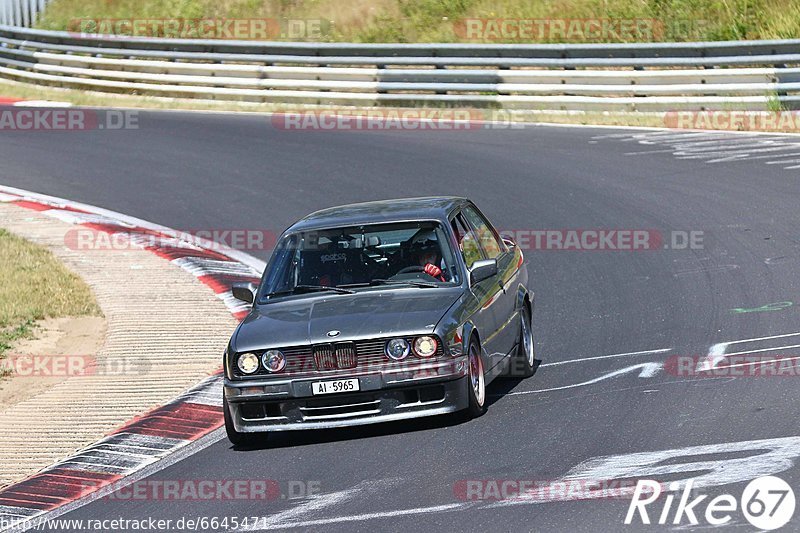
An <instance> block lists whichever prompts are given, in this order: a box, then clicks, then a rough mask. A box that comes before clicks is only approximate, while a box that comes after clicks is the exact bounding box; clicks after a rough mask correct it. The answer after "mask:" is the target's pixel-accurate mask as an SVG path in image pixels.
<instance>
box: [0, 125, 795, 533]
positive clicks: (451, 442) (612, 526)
mask: <svg viewBox="0 0 800 533" xmlns="http://www.w3.org/2000/svg"><path fill="white" fill-rule="evenodd" d="M775 139H777V138H776V137H775V136H771V137H757V136H747V137H741V136H737V135H735V134H712V135H708V134H701V135H699V136H692V135H691V134H690V133H688V132H678V133H652V132H650V133H646V132H637V131H635V130H622V129H609V128H573V127H556V126H533V125H531V126H527V127H526V128H524V129H513V130H511V129H495V130H490V129H477V130H470V131H384V132H377V131H362V132H347V131H332V132H321V131H284V130H280V129H275V128H274V127H273V126H272V125H271V123H270V121H269V119H268V118H264V117H259V116H232V115H223V114H219V115H215V114H189V113H163V112H162V113H155V112H152V113H151V112H143V113H142V114H141V116H140V119H139V129H137V130H125V131H90V132H26V133H22V132H0V161H2V164H0V183H2V184H5V185H10V186H15V187H20V188H24V189H28V190H32V191H36V192H41V193H45V194H50V195H54V196H60V197H64V198H69V199H71V200H75V201H79V202H84V203H88V204H92V205H96V206H100V207H105V208H108V209H112V210H115V211H120V212H123V213H125V214H128V215H131V216H135V217H139V218H143V219H145V220H149V221H152V222H155V223H159V224H164V225H166V226H170V227H173V228H179V229H193V228H227V229H234V228H237V229H252V228H264V229H268V230H271V231H275V232H280V231H281V230H282V229H283V228H285V227H286V226H287V225H288V224H290V223H291V222H292V221H294V220H295V219H297V218H299V217H301V216H303V215H305V214H306V213H308V212H311V211H313V210H316V209H319V208H323V207H327V206H331V205H336V204H344V203H351V202H358V201H364V200H372V199H382V198H391V197H410V196H429V195H451V194H452V195H464V196H468V197H470V198H472V199H473V200H474V201H475V202H476V203H477V204H478V205H479V206H480V207H481V209H482V210H483V211H484V212H485V213H486V214H487V215H488V216H489V218H490V219H491V220H492V221H493V222H494V223H495V224H496V225H497V226H498V227H500V228H502V229H504V230H516V231H518V234H524V233H523V232H524V231H529V230H567V229H583V230H587V229H645V230H655V231H659V232H661V234H662V235H664V236H665V242H664V244H669V243H670V242H671V241H670V239H671V238H672V237H671V236H672V233H671V232H673V231H678V232H702V238H703V240H702V246H699V247H695V249H685V248H681V249H665V248H663V246H659V247H658V249H655V250H637V251H588V250H587V251H575V250H534V249H529V250H525V255H526V258H527V260H528V269H529V272H530V275H531V279H532V286H533V288H534V290H535V293H536V300H535V312H534V335H535V340H536V349H537V355H538V357H539V358H541V359H542V365H541V367H540V368H539V370H538V372H537V373H536V375H535V376H534V377H533V378H530V379H528V380H525V381H522V382H519V381H512V382H502V383H501V382H495V384H493V386H492V387H491V388H490V390H489V393H490V395H491V397H490V402H491V405H490V406H489V410H488V412H487V414H486V415H485V416H483V417H481V418H480V419H477V420H473V421H470V422H459V421H456V420H452V419H449V418H444V419H430V420H424V421H415V422H412V423H409V422H405V423H399V424H392V425H381V426H373V427H366V428H357V429H348V430H337V431H325V432H317V433H307V432H304V433H292V434H287V435H280V436H277V437H275V438H273V439H271V440H270V442H269V444H268V445H265V446H264V447H263V448H260V449H254V450H233V449H232V448H231V446H230V444H229V443H228V441H227V439H222V440H219V441H218V442H216V443H214V444H212V445H210V446H208V447H206V448H205V449H202V450H201V451H199V452H198V453H196V454H194V455H191V456H189V457H187V458H185V459H184V460H182V461H180V462H178V463H176V464H174V465H172V466H169V467H167V468H165V469H163V470H161V471H159V472H157V473H155V474H154V475H153V476H152V478H151V479H152V480H190V479H195V480H198V479H199V480H220V479H231V480H245V479H263V480H277V481H278V482H279V483H280V484H281V486H282V487H283V486H285V485H287V484H288V483H290V482H292V481H298V482H318V487H319V493H318V494H317V495H316V496H315V497H312V498H297V499H292V498H277V499H274V500H270V501H263V500H253V499H240V500H229V501H226V500H220V499H214V500H210V501H177V502H176V501H163V500H159V499H148V500H144V501H143V500H128V499H111V500H108V499H106V500H101V501H97V502H93V503H91V504H88V505H86V506H83V507H80V508H78V509H76V510H74V511H72V512H70V513H67V514H65V515H64V516H63V517H62V518H67V519H68V518H75V519H79V518H83V519H104V518H129V519H143V518H147V517H154V518H156V519H173V520H177V519H179V518H181V517H189V518H198V517H219V518H223V517H226V516H227V517H240V518H241V517H265V518H264V519H263V520H261V521H260V523H258V524H257V528H256V530H276V529H281V528H287V529H291V528H296V529H311V530H315V531H376V530H386V531H411V530H431V531H435V530H447V531H506V530H508V531H529V530H535V531H587V532H588V531H628V530H630V531H636V530H641V529H646V530H650V531H652V530H653V529H664V528H666V527H668V526H661V527H655V528H654V527H653V526H651V527H650V528H647V527H646V526H643V525H642V524H641V521H638V519H635V520H634V523H633V525H630V526H624V525H623V520H624V518H625V514H626V512H627V509H628V503H629V500H625V499H614V498H593V497H576V498H565V497H553V495H552V494H549V497H546V498H540V499H538V500H534V501H531V500H516V501H496V498H494V499H493V498H488V499H474V498H471V499H470V498H466V497H465V493H464V490H462V489H463V488H464V487H465V486H466V485H465V484H466V483H467V482H468V481H469V480H474V481H482V482H485V481H486V480H499V481H502V480H536V481H538V482H542V481H548V480H560V479H563V478H564V477H565V476H568V477H571V478H575V479H585V478H592V479H602V478H603V477H602V476H608V477H609V478H625V477H633V478H653V479H659V480H663V481H664V482H668V481H670V480H672V479H682V478H685V477H686V475H683V476H682V475H681V473H682V472H685V471H691V472H693V474H692V475H695V476H701V479H703V480H704V481H705V482H706V487H705V488H703V489H701V491H702V493H704V494H709V495H710V496H713V495H716V494H723V493H730V494H733V495H735V496H736V497H737V498H738V496H739V495H740V494H741V493H742V490H743V488H744V486H745V485H746V484H747V483H746V480H750V479H752V478H755V477H758V476H759V475H763V474H776V475H778V476H780V477H781V478H783V479H784V480H786V481H788V482H789V484H790V485H792V486H794V487H798V486H800V469H798V467H797V466H795V465H794V462H795V459H796V457H797V456H800V443H798V442H797V441H800V438H799V439H787V438H788V437H797V436H800V427H798V422H797V419H796V418H795V411H794V407H795V406H796V404H795V401H796V400H797V397H798V395H797V391H798V381H797V380H796V379H792V378H791V377H767V376H763V377H740V378H729V377H721V378H696V377H691V376H690V377H686V376H680V375H674V373H671V372H669V371H668V370H666V369H665V367H664V365H663V363H665V361H668V360H669V358H670V357H673V356H675V355H681V356H701V357H704V356H706V354H708V353H709V351H711V350H712V346H714V345H719V344H720V343H728V342H735V341H741V340H749V339H757V340H752V341H749V342H747V343H737V344H731V345H727V346H722V347H720V346H717V347H716V351H715V352H714V353H720V350H721V349H726V350H727V351H726V352H725V353H734V352H736V353H738V352H741V351H746V350H753V351H755V350H765V351H764V352H758V353H761V354H766V355H785V356H798V355H800V348H796V347H794V348H793V346H796V345H800V333H798V332H800V323H799V322H800V321H798V318H799V317H800V308H798V305H797V304H798V303H800V283H798V276H797V263H796V262H795V261H797V259H798V257H800V238H798V233H797V231H798V223H799V222H800V217H799V216H798V210H797V206H798V199H799V198H800V190H799V189H798V177H799V176H800V170H798V169H794V168H787V167H792V166H793V165H792V164H791V163H786V164H781V163H780V159H781V157H783V155H782V154H788V155H786V156H785V157H784V158H785V159H786V160H790V159H791V155H794V154H792V153H791V150H790V149H787V150H779V151H778V152H779V153H778V155H774V156H771V154H774V153H775V152H772V151H764V150H765V146H769V145H770V144H769V143H774V142H775ZM666 141H668V142H666ZM745 141H748V142H745ZM751 141H752V142H751ZM790 142H791V143H794V142H800V138H798V139H796V140H795V139H790ZM702 143H705V144H702ZM709 143H711V144H709ZM709 147H712V148H713V149H712V148H709ZM789 148H791V147H789ZM703 150H706V151H708V152H709V154H710V155H708V156H704V152H703ZM742 150H744V152H742ZM748 150H751V152H748ZM733 152H735V153H736V154H740V155H737V157H734V158H726V157H724V155H726V154H730V153H733ZM797 152H798V153H800V144H798V150H797ZM687 154H688V155H687ZM719 154H723V156H720V155H719ZM741 154H743V155H741ZM719 159H723V160H721V161H720V160H719ZM776 161H777V163H776ZM795 164H796V163H795ZM251 253H253V254H254V255H256V256H258V257H261V258H266V257H267V255H268V252H267V251H257V252H251ZM121 290H124V288H121ZM775 302H793V303H794V304H795V305H791V306H787V305H783V306H773V307H767V308H764V307H763V306H765V305H767V304H770V303H775ZM737 309H738V310H739V311H736V310H737ZM743 311H749V312H743ZM793 333H794V334H796V335H797V336H790V335H789V334H793ZM186 334H187V335H191V332H190V331H187V332H186ZM780 335H787V336H786V337H778V336H780ZM767 337H775V338H767ZM618 354H623V355H618ZM625 354H627V355H625ZM602 356H613V357H602ZM578 360H583V361H578ZM777 439H783V440H777ZM753 440H765V442H763V443H756V444H743V442H744V441H753ZM716 445H724V446H716ZM697 446H706V448H697V449H689V450H686V449H685V448H690V447H697ZM665 450H671V452H670V453H668V454H662V455H659V454H655V455H653V456H631V454H636V453H642V452H661V451H665ZM775 450H779V451H778V452H775ZM780 454H783V455H781V458H779V457H777V455H780ZM606 456H614V457H611V458H607V459H606V460H604V461H600V463H602V464H601V465H600V466H599V467H598V466H597V464H598V461H594V462H592V463H587V461H589V460H591V459H596V458H600V457H606ZM637 458H638V459H637ZM593 465H594V466H595V467H597V468H595V469H594V470H591V468H592V467H593ZM621 465H628V468H629V470H625V468H623V466H621ZM631 465H633V466H631ZM637 468H638V469H637ZM659 468H661V470H659ZM568 473H569V475H568ZM726 476H728V477H726ZM731 476H732V477H731ZM312 484H313V483H312ZM484 496H486V495H485V494H484ZM584 496H585V494H584ZM709 499H710V498H709ZM704 504H705V502H704V503H703V504H701V505H700V506H699V507H698V509H699V510H700V511H699V512H698V513H697V514H698V515H701V514H702V510H701V508H702V509H704ZM660 509H661V507H660V505H659V507H658V508H656V509H655V510H652V512H651V519H652V520H653V521H655V520H657V519H658V515H659V513H660ZM673 515H674V513H673V514H670V517H669V519H670V521H671V520H672V517H673ZM686 524H687V521H686V519H685V518H684V521H683V522H682V526H684V527H685V526H686ZM728 526H729V528H737V529H744V530H748V531H749V530H752V527H751V526H750V525H749V524H748V523H747V522H746V521H745V520H744V518H743V517H742V515H741V513H738V514H735V515H734V519H733V520H732V521H731V522H729V523H728ZM669 527H676V526H669ZM698 527H699V526H698ZM221 529H223V530H225V528H221ZM230 529H233V528H231V527H228V528H227V530H230ZM787 529H790V530H799V529H800V517H797V516H796V517H795V518H794V520H793V521H792V522H790V523H789V525H788V526H787Z"/></svg>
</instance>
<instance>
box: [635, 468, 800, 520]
mask: <svg viewBox="0 0 800 533" xmlns="http://www.w3.org/2000/svg"><path fill="white" fill-rule="evenodd" d="M662 486H663V485H662V484H661V483H659V482H657V481H653V480H649V479H640V480H639V481H638V483H637V484H636V489H635V490H634V493H633V499H632V500H631V503H630V506H629V507H628V513H627V514H626V515H625V524H627V525H630V524H632V523H635V522H637V521H638V522H640V523H642V524H651V523H657V524H659V525H667V524H671V525H685V524H686V523H687V522H688V524H691V525H694V526H696V525H699V524H700V519H705V523H706V524H708V525H711V526H721V525H724V524H727V523H729V522H730V521H731V520H733V517H734V516H735V514H736V513H739V512H741V514H742V515H744V518H745V519H746V520H747V521H748V522H749V523H750V525H752V526H753V527H755V528H757V529H760V530H772V529H778V528H779V527H782V526H784V525H786V524H787V523H788V522H789V520H791V518H792V515H793V514H794V507H795V497H794V491H792V487H790V486H789V484H788V483H786V482H785V481H784V480H782V479H781V478H779V477H775V476H764V477H760V478H757V479H754V480H753V481H751V482H750V483H748V484H747V486H746V487H745V488H744V491H742V495H741V497H740V498H739V499H738V500H737V499H736V497H734V496H733V495H731V494H721V495H719V496H716V497H714V498H712V499H710V500H708V495H706V494H700V495H697V496H695V495H693V494H692V481H691V480H689V481H687V482H686V483H685V484H684V485H683V490H682V491H681V490H680V483H678V482H677V481H676V482H673V483H670V484H669V486H668V492H667V495H666V496H665V497H664V498H660V496H661V495H662ZM679 492H680V494H678V493H679ZM676 497H678V498H677V499H678V501H677V503H675V500H676ZM659 500H661V501H659ZM673 504H675V505H673ZM649 513H653V514H652V515H651V514H649ZM684 519H685V520H684Z"/></svg>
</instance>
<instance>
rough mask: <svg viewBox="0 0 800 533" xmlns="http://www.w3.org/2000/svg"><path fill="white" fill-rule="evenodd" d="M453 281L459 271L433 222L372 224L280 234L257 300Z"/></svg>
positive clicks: (435, 284)
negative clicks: (281, 235) (290, 295)
mask: <svg viewBox="0 0 800 533" xmlns="http://www.w3.org/2000/svg"><path fill="white" fill-rule="evenodd" d="M452 283H455V284H459V283H460V279H459V275H458V269H457V267H456V263H455V259H454V256H453V252H452V248H451V246H450V244H449V241H448V237H447V234H446V233H445V232H444V230H443V229H442V226H441V225H440V224H439V223H438V222H429V221H424V222H400V223H393V224H374V225H364V226H352V227H343V228H334V229H325V230H315V231H309V232H298V233H292V234H288V235H286V236H284V238H283V239H281V241H280V242H279V243H278V245H277V246H276V249H275V252H274V253H273V256H272V259H271V260H270V263H269V266H268V267H267V272H266V275H265V277H264V281H263V284H262V285H263V288H262V291H261V299H262V300H263V299H265V298H269V297H272V296H278V295H286V294H297V293H306V292H312V291H313V292H317V291H331V292H333V291H336V292H350V290H353V289H358V288H361V287H370V286H380V285H384V286H394V285H397V286H403V285H414V286H419V287H436V286H439V285H443V284H452ZM344 289H348V290H344Z"/></svg>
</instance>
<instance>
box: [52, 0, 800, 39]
mask: <svg viewBox="0 0 800 533" xmlns="http://www.w3.org/2000/svg"><path fill="white" fill-rule="evenodd" d="M201 18H202V19H211V18H214V19H223V18H228V19H252V18H269V19H274V20H276V21H281V24H280V27H279V28H275V29H274V30H273V31H272V32H271V34H270V36H269V38H270V40H302V39H303V37H304V36H305V37H307V39H308V40H323V41H339V42H341V41H354V42H459V41H465V40H466V41H469V42H474V41H476V40H477V39H476V38H475V36H474V35H472V36H467V35H465V34H464V33H463V32H461V31H459V30H460V28H461V27H462V26H459V21H463V20H464V19H525V20H533V21H542V22H543V23H545V24H549V23H550V22H552V21H556V22H554V24H556V25H554V26H547V29H544V28H545V26H544V25H542V24H540V23H539V22H536V23H535V29H534V30H533V31H530V32H527V35H523V36H522V37H517V36H516V35H510V34H505V33H504V34H502V35H501V36H500V37H501V38H499V39H498V38H497V37H498V36H497V35H489V39H488V40H487V41H486V42H490V41H491V42H554V43H558V42H633V41H694V40H708V41H717V40H737V39H788V38H796V37H797V35H800V0H714V1H709V2H697V1H696V0H614V1H611V2H609V1H608V0H538V1H536V2H531V1H530V0H182V1H180V2H175V1H174V0H114V1H113V2H111V1H109V0H53V1H52V2H51V3H50V4H49V6H48V8H47V10H46V11H45V15H44V17H43V18H42V19H41V20H40V21H39V24H38V25H39V27H41V28H44V29H54V30H65V29H74V28H76V23H78V22H79V21H80V20H82V19H84V20H85V19H137V20H151V21H152V20H164V19H171V20H173V19H201ZM587 20H596V21H651V22H652V25H651V26H649V27H648V29H646V30H645V31H635V32H625V31H619V32H614V31H605V30H604V31H600V32H596V31H594V32H593V31H582V30H581V29H580V28H578V30H577V31H570V29H569V27H568V25H569V24H570V23H569V21H587ZM289 21H294V22H293V23H294V25H295V26H298V25H299V26H300V27H301V28H300V30H301V31H300V32H299V33H297V32H294V31H293V30H292V28H290V27H289V26H290V23H289ZM558 21H567V22H566V23H565V24H566V26H565V27H564V28H563V29H559V28H560V27H559V26H558V24H560V22H558ZM308 22H314V23H319V24H318V26H316V25H315V31H314V32H305V33H304V32H303V31H302V30H303V29H304V28H305V25H306V23H308ZM645 24H647V23H645ZM77 27H79V25H78V26H77ZM147 31H148V32H153V31H154V30H153V29H152V28H151V29H150V30H147ZM155 31H156V33H158V30H155ZM161 33H162V34H163V32H161ZM273 33H274V34H273Z"/></svg>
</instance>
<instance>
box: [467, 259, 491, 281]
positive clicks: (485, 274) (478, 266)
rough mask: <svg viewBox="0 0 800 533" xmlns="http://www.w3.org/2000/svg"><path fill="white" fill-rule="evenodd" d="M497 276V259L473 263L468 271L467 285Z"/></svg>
mask: <svg viewBox="0 0 800 533" xmlns="http://www.w3.org/2000/svg"><path fill="white" fill-rule="evenodd" d="M496 275H497V259H482V260H480V261H475V262H474V263H473V264H472V268H471V269H470V271H469V283H470V285H475V284H477V283H480V282H481V281H483V280H485V279H488V278H491V277H492V276H496Z"/></svg>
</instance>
